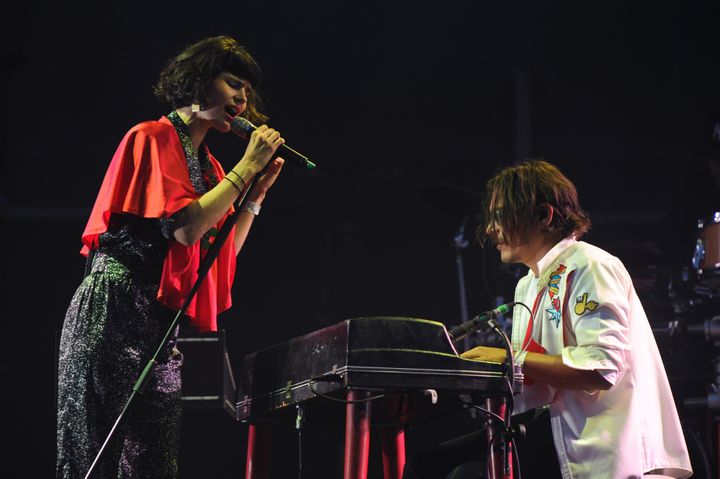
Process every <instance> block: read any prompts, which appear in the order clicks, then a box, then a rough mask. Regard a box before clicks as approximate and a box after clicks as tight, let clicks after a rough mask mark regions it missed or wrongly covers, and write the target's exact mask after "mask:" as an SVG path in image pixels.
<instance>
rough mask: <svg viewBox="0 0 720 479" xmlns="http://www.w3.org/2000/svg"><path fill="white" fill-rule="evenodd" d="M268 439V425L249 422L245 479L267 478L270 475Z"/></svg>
mask: <svg viewBox="0 0 720 479" xmlns="http://www.w3.org/2000/svg"><path fill="white" fill-rule="evenodd" d="M270 439H271V431H270V426H269V425H267V424H250V428H249V429H248V444H247V461H246V463H245V479H267V478H269V477H270Z"/></svg>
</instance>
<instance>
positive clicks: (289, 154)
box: [230, 116, 315, 170]
mask: <svg viewBox="0 0 720 479" xmlns="http://www.w3.org/2000/svg"><path fill="white" fill-rule="evenodd" d="M230 129H231V130H232V132H233V133H235V134H236V135H237V136H239V137H240V138H244V139H247V138H248V136H249V135H250V133H252V132H253V131H254V130H255V129H257V127H256V126H255V125H253V124H252V123H251V122H250V121H249V120H247V119H246V118H243V117H241V116H236V117H235V118H233V120H232V121H231V122H230ZM279 150H281V151H282V154H281V155H282V157H283V158H285V159H287V160H288V161H290V162H291V163H294V164H295V165H296V166H299V167H300V168H302V169H304V170H312V169H313V168H315V163H313V162H312V161H310V160H308V157H307V156H305V155H303V154H301V153H298V152H297V151H295V150H293V149H292V148H290V147H289V146H287V145H286V144H284V143H283V144H282V145H280V148H279Z"/></svg>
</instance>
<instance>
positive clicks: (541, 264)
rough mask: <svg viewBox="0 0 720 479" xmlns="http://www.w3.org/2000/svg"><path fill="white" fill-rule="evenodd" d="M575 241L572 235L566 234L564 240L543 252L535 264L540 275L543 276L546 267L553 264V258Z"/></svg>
mask: <svg viewBox="0 0 720 479" xmlns="http://www.w3.org/2000/svg"><path fill="white" fill-rule="evenodd" d="M575 243H577V240H576V239H575V237H574V236H568V237H567V238H565V239H564V240H561V241H560V242H559V243H558V244H556V245H555V246H553V247H552V248H551V249H550V251H548V252H547V253H545V256H543V257H542V258H540V261H538V264H537V270H538V272H539V273H540V276H543V273H545V271H546V270H547V269H548V267H549V266H553V263H555V260H556V259H557V258H558V257H559V256H560V255H561V254H562V253H563V252H564V251H565V250H567V249H568V248H569V247H571V246H572V245H574V244H575Z"/></svg>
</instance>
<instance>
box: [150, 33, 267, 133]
mask: <svg viewBox="0 0 720 479" xmlns="http://www.w3.org/2000/svg"><path fill="white" fill-rule="evenodd" d="M223 71H227V72H229V73H232V74H233V75H236V76H238V77H240V78H243V79H245V80H247V81H249V82H250V85H251V87H252V88H250V89H249V91H248V102H247V108H246V109H245V112H244V113H243V116H244V117H245V118H247V119H248V120H250V121H251V122H253V123H257V124H261V123H265V122H266V121H267V119H268V117H267V116H266V115H265V114H264V113H263V112H262V111H261V110H262V108H263V105H262V99H261V98H260V95H259V91H258V87H259V85H260V80H261V78H262V71H261V70H260V66H259V65H258V63H257V62H256V61H255V59H254V58H253V57H252V55H251V54H250V52H249V51H248V50H247V48H245V47H244V46H242V45H240V44H239V43H238V42H237V40H235V39H234V38H232V37H229V36H226V35H220V36H215V37H209V38H205V39H203V40H200V41H198V42H196V43H193V44H192V45H190V46H188V47H187V48H185V49H184V50H183V51H182V52H180V54H179V55H177V56H176V57H175V58H172V59H171V60H170V61H169V62H168V63H167V65H166V66H165V68H163V70H162V71H161V72H160V78H159V79H158V81H157V83H156V84H155V85H154V86H153V92H154V93H155V96H156V97H157V98H158V99H159V100H160V101H161V102H163V103H165V104H166V105H168V106H169V107H171V108H173V109H176V108H181V107H185V106H188V105H190V104H192V103H193V102H200V103H201V104H202V103H204V102H205V101H206V99H207V96H208V93H209V91H210V86H211V85H212V82H213V81H214V80H215V78H217V76H218V75H219V74H220V73H222V72H223Z"/></svg>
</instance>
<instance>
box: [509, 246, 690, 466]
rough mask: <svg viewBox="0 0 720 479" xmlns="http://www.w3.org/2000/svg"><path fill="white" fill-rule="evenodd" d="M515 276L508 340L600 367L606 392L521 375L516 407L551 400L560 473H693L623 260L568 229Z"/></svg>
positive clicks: (571, 363) (520, 347) (590, 367)
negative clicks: (533, 267)
mask: <svg viewBox="0 0 720 479" xmlns="http://www.w3.org/2000/svg"><path fill="white" fill-rule="evenodd" d="M538 271H539V272H540V276H539V277H535V276H534V274H533V273H532V271H529V272H528V274H527V275H526V276H525V277H523V278H522V279H520V281H519V282H518V284H517V287H516V289H515V301H516V302H521V303H523V304H525V305H527V306H528V308H530V309H532V310H533V311H534V316H533V318H534V320H531V316H530V313H529V311H528V310H526V309H525V308H523V307H521V306H515V308H514V311H513V330H512V344H513V349H514V351H516V352H520V351H521V350H523V349H524V350H527V351H533V352H546V353H547V354H553V355H562V361H563V363H564V364H565V365H566V366H568V367H571V368H575V369H582V370H596V371H598V372H599V373H601V374H602V375H603V377H604V378H605V379H606V380H607V381H608V382H610V383H611V384H612V387H611V388H610V389H608V390H606V391H590V392H587V391H578V390H568V389H554V388H552V387H550V386H548V385H545V384H540V383H534V384H533V383H532V381H531V380H528V378H526V383H525V386H524V388H523V392H522V394H520V395H519V396H517V397H516V398H515V402H514V404H515V412H516V413H520V412H522V411H525V410H527V409H530V408H533V407H539V406H542V405H546V404H549V405H550V416H551V423H552V430H553V438H554V441H555V448H556V450H557V454H558V459H559V462H560V469H561V471H562V476H563V478H564V479H570V478H572V479H586V478H587V479H591V478H592V479H601V478H607V479H627V478H641V477H642V476H643V474H644V473H650V472H651V471H652V472H654V473H656V474H665V475H668V476H670V477H678V478H686V477H690V475H692V469H691V466H690V458H689V456H688V452H687V446H686V444H685V439H684V437H683V432H682V429H681V426H680V420H679V418H678V413H677V410H676V408H675V402H674V399H673V395H672V391H671V390H670V385H669V383H668V380H667V375H666V373H665V368H664V365H663V362H662V358H661V357H660V353H659V351H658V348H657V344H656V342H655V337H654V336H653V333H652V329H651V328H650V324H649V322H648V320H647V316H646V315H645V311H644V310H643V307H642V304H641V303H640V300H639V298H638V296H637V294H636V292H635V288H634V287H633V284H632V280H631V278H630V275H629V274H628V272H627V270H626V269H625V267H624V266H623V264H622V263H621V262H620V260H619V259H618V258H616V257H614V256H612V255H610V254H609V253H607V252H605V251H603V250H602V249H600V248H597V247H595V246H592V245H590V244H588V243H585V242H577V241H575V239H574V238H567V239H565V240H563V241H561V242H560V243H558V244H557V245H555V247H553V248H552V249H551V250H550V251H549V252H548V253H547V254H546V255H545V256H544V257H543V258H542V260H540V262H539V263H538Z"/></svg>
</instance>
